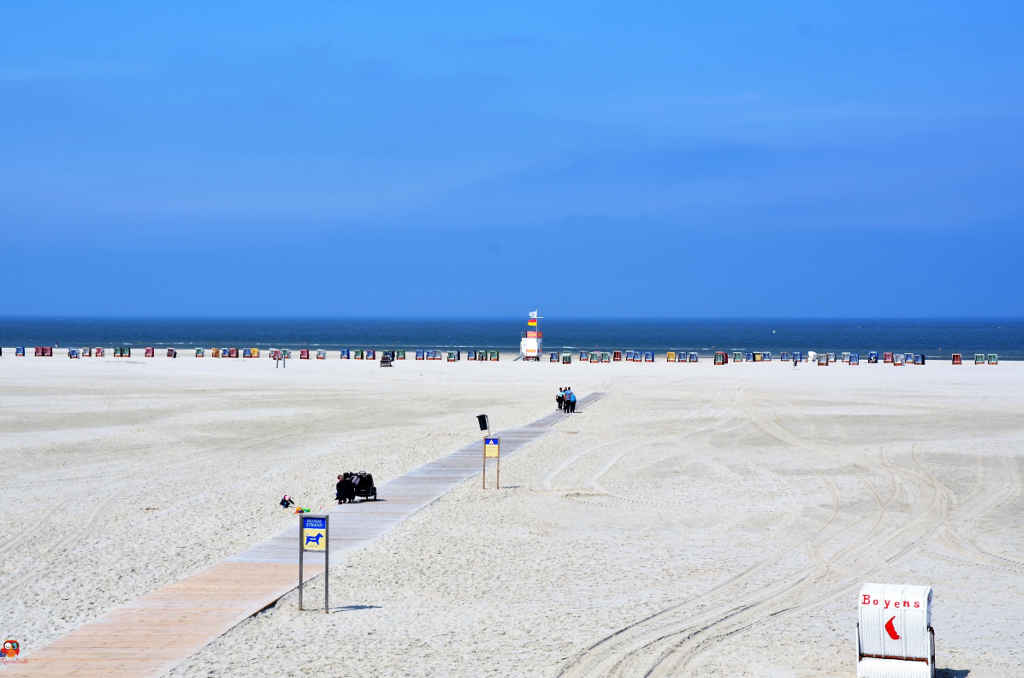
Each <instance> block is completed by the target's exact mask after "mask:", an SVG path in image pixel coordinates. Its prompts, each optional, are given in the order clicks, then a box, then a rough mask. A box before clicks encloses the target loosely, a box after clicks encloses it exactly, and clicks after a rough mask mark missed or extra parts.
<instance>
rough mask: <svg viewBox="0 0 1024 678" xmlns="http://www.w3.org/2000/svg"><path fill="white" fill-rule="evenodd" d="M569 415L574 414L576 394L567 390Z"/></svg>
mask: <svg viewBox="0 0 1024 678" xmlns="http://www.w3.org/2000/svg"><path fill="white" fill-rule="evenodd" d="M569 414H576V392H575V391H573V390H572V389H571V388H570V389H569Z"/></svg>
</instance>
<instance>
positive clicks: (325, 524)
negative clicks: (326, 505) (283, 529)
mask: <svg viewBox="0 0 1024 678" xmlns="http://www.w3.org/2000/svg"><path fill="white" fill-rule="evenodd" d="M329 518H330V516H329V515H327V514H299V610H302V554H304V553H305V552H306V551H316V552H320V553H323V554H324V612H325V613H328V612H330V608H329V607H328V605H327V602H328V596H327V587H328V584H329V582H330V558H331V555H330V554H331V547H330V523H329Z"/></svg>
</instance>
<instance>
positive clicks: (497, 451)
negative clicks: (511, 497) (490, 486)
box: [484, 437, 501, 490]
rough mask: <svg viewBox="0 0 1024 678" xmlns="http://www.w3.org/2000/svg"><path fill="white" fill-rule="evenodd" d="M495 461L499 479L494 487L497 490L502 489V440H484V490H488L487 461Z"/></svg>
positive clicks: (496, 479)
mask: <svg viewBox="0 0 1024 678" xmlns="http://www.w3.org/2000/svg"><path fill="white" fill-rule="evenodd" d="M488 459H495V460H496V461H497V466H498V470H497V478H495V483H494V486H495V488H497V489H499V490H500V489H501V438H490V437H488V438H484V489H485V490H486V489H487V460H488Z"/></svg>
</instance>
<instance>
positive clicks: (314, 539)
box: [306, 532, 324, 546]
mask: <svg viewBox="0 0 1024 678" xmlns="http://www.w3.org/2000/svg"><path fill="white" fill-rule="evenodd" d="M323 536H324V534H323V532H321V533H320V534H316V535H313V534H307V535H306V543H307V544H316V545H317V546H320V539H321V538H322V537H323Z"/></svg>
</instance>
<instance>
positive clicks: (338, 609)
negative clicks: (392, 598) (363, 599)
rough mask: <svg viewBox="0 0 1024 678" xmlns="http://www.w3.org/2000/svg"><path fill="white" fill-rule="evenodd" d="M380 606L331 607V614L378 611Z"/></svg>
mask: <svg viewBox="0 0 1024 678" xmlns="http://www.w3.org/2000/svg"><path fill="white" fill-rule="evenodd" d="M379 609H380V605H341V606H339V607H332V608H331V612H356V611H358V610H379Z"/></svg>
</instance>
